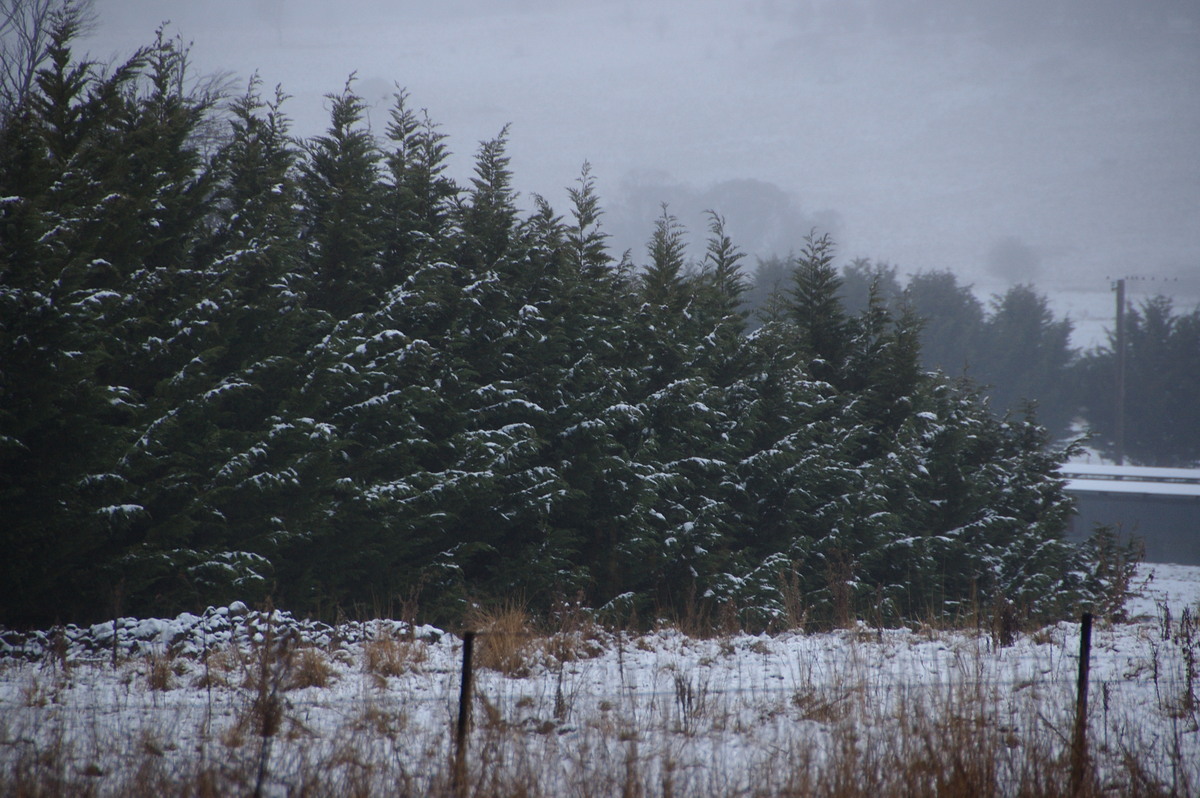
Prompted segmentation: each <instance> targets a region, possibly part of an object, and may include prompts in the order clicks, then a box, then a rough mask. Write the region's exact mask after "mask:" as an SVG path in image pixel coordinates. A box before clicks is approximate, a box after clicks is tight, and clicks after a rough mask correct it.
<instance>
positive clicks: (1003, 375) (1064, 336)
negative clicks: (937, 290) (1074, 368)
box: [972, 285, 1074, 436]
mask: <svg viewBox="0 0 1200 798" xmlns="http://www.w3.org/2000/svg"><path fill="white" fill-rule="evenodd" d="M981 337H982V344H981V345H980V347H979V350H980V352H979V358H978V361H977V363H976V367H975V368H974V369H973V370H972V376H973V377H974V378H975V379H976V380H977V381H978V382H979V383H981V384H983V385H985V386H987V391H988V395H989V396H990V397H991V401H992V404H993V405H994V406H995V408H996V410H997V412H1000V413H1004V412H1010V411H1014V410H1017V409H1018V408H1019V407H1020V406H1021V405H1022V403H1024V402H1028V401H1036V402H1037V404H1038V417H1039V418H1040V419H1041V420H1042V423H1043V424H1045V425H1046V426H1047V427H1048V428H1049V429H1050V430H1052V431H1053V432H1054V433H1055V434H1056V435H1059V436H1062V435H1065V434H1066V433H1067V429H1068V426H1069V425H1070V423H1071V421H1072V419H1073V416H1074V409H1073V408H1072V406H1071V396H1070V394H1069V392H1068V391H1067V385H1066V380H1065V379H1064V377H1065V375H1066V373H1067V366H1068V365H1070V363H1071V361H1072V359H1073V358H1074V352H1073V350H1072V349H1071V345H1070V338H1071V322H1070V321H1069V320H1066V319H1064V320H1058V319H1055V317H1054V314H1053V312H1052V311H1051V310H1050V307H1049V304H1048V302H1047V301H1046V297H1045V296H1043V295H1041V294H1038V293H1037V292H1036V291H1035V290H1034V289H1033V288H1032V287H1031V286H1028V285H1018V286H1014V287H1012V288H1010V289H1009V290H1008V291H1007V292H1005V293H1004V294H1003V295H1002V296H997V297H996V298H995V299H994V300H993V310H992V313H991V315H990V316H989V317H988V319H987V321H986V323H985V324H984V329H983V335H982V336H981Z"/></svg>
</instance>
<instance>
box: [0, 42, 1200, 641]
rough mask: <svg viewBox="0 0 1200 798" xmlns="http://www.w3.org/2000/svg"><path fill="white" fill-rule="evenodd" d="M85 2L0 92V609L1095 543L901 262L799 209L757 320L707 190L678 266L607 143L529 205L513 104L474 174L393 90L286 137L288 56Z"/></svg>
mask: <svg viewBox="0 0 1200 798" xmlns="http://www.w3.org/2000/svg"><path fill="white" fill-rule="evenodd" d="M73 35H74V31H73V30H72V29H71V28H70V26H63V27H62V28H61V29H60V30H58V32H57V33H56V35H55V37H53V39H52V41H51V47H50V51H49V56H48V59H47V61H46V65H45V67H44V68H43V69H42V71H41V72H40V73H39V74H38V81H37V86H36V90H35V91H34V92H33V93H32V94H30V95H29V97H28V98H27V100H26V101H25V102H23V103H22V104H21V105H20V106H19V107H17V108H15V109H13V113H11V114H9V115H8V116H6V117H5V121H4V123H3V127H2V128H0V140H2V141H3V142H4V144H5V146H4V148H3V150H2V151H0V196H2V197H4V198H5V199H4V201H3V204H2V205H0V230H2V231H3V237H0V281H2V282H0V311H2V313H0V466H2V469H0V501H2V502H3V507H4V512H5V524H4V526H3V531H2V533H0V534H2V535H3V537H2V539H0V544H2V545H3V547H4V550H5V552H6V554H7V555H8V556H6V557H5V558H4V560H3V564H2V565H0V585H2V588H0V590H2V591H3V593H2V598H3V601H2V602H0V608H2V614H0V621H2V622H4V623H11V624H40V623H46V622H49V621H53V620H77V621H89V620H98V619H102V618H106V617H109V615H110V614H111V613H113V612H117V611H120V612H133V613H138V614H170V613H173V612H176V611H179V610H182V609H202V608H203V607H204V606H205V605H207V604H215V603H218V602H227V601H229V600H231V599H232V598H235V597H237V598H243V599H247V598H248V599H260V598H263V597H266V596H268V595H270V596H272V597H273V600H274V601H275V603H276V606H286V607H288V608H290V609H293V610H296V611H300V612H307V613H312V614H318V615H332V614H335V613H337V612H339V611H353V610H354V609H355V608H370V609H371V610H375V609H380V610H382V609H385V608H387V607H395V606H396V605H397V602H402V601H403V602H407V601H411V600H416V601H417V603H418V604H419V605H420V606H421V607H422V608H423V611H424V612H425V613H426V614H427V615H428V616H429V617H430V618H431V619H434V620H438V621H443V622H449V621H452V620H454V619H455V618H457V617H460V616H461V613H462V611H463V610H464V609H465V607H466V604H467V602H468V601H470V600H473V599H480V598H488V597H497V596H504V595H509V596H511V595H521V596H522V597H523V598H524V599H525V600H526V601H528V602H529V603H530V604H532V605H534V606H537V607H548V606H551V605H552V604H553V603H554V602H555V601H560V600H561V599H562V598H563V597H572V598H573V597H575V596H581V597H582V598H583V599H584V600H586V601H587V602H589V603H590V604H592V605H593V606H597V607H600V606H604V607H606V608H608V609H609V610H610V611H612V612H614V613H630V612H634V613H637V614H638V615H639V616H640V617H642V618H647V619H649V618H652V617H654V616H655V614H657V613H673V614H676V615H678V616H684V615H686V614H693V617H695V616H700V615H709V616H715V615H717V614H720V613H734V612H736V613H740V614H741V616H742V618H743V620H744V622H746V623H748V624H753V625H758V626H766V625H771V624H778V623H781V622H782V620H781V619H783V618H785V617H786V618H790V619H791V620H792V621H796V620H797V619H798V616H799V615H802V614H805V613H807V617H808V619H809V620H810V621H811V622H813V623H820V624H828V623H838V622H846V621H848V620H850V619H851V618H852V617H854V616H862V617H867V616H870V617H874V618H876V619H879V620H882V621H886V622H889V623H892V622H902V621H904V620H905V619H910V618H913V617H917V616H920V617H929V616H931V615H933V616H936V615H949V614H954V613H956V612H959V611H961V610H962V609H963V608H964V606H965V605H966V603H967V602H969V601H971V600H972V599H973V598H975V599H978V600H979V601H981V602H983V603H985V604H987V603H989V602H999V601H1001V600H1004V601H1007V602H1012V603H1015V604H1018V605H1020V606H1023V607H1025V608H1026V609H1027V610H1028V611H1029V612H1031V613H1036V614H1041V615H1052V614H1054V613H1057V612H1061V611H1062V610H1063V609H1064V607H1066V606H1067V604H1069V603H1070V602H1074V601H1081V600H1084V599H1086V598H1087V596H1088V595H1091V593H1094V592H1095V590H1096V588H1095V586H1094V585H1093V584H1091V583H1087V584H1085V581H1086V580H1082V578H1081V577H1079V576H1078V574H1083V573H1089V572H1090V573H1093V574H1100V576H1097V577H1096V578H1095V579H1093V580H1092V581H1093V582H1095V581H1097V580H1099V582H1101V583H1103V582H1104V581H1105V580H1106V579H1109V577H1108V576H1105V575H1104V574H1105V573H1107V572H1105V571H1104V569H1103V568H1100V567H1099V566H1098V565H1097V567H1095V568H1093V567H1091V566H1092V563H1090V561H1088V560H1087V558H1086V557H1084V555H1076V554H1073V553H1072V550H1070V549H1069V548H1067V547H1066V546H1065V545H1064V544H1063V543H1062V542H1061V540H1060V534H1061V531H1062V528H1063V526H1064V523H1065V514H1066V512H1067V510H1068V507H1069V505H1068V503H1067V501H1066V500H1065V498H1064V495H1063V493H1062V489H1061V488H1062V486H1061V483H1060V482H1059V481H1058V480H1056V479H1055V477H1054V467H1055V465H1056V463H1057V461H1058V458H1059V455H1057V454H1055V453H1053V452H1052V451H1051V450H1050V448H1049V447H1048V445H1047V439H1046V435H1045V432H1044V430H1042V428H1041V427H1039V426H1037V424H1036V423H1034V422H1033V420H1032V419H1031V418H1022V419H1021V420H1020V421H1014V420H1012V419H1011V418H999V417H996V416H993V415H992V414H991V413H989V412H988V411H987V408H986V406H985V405H984V404H983V403H982V402H981V400H980V398H979V396H978V394H977V393H976V392H975V391H974V390H973V389H971V388H970V387H969V386H966V385H960V384H957V383H951V382H948V381H946V380H945V379H943V378H941V377H939V376H935V375H932V374H930V373H928V372H926V371H924V370H922V368H921V367H920V364H921V362H922V361H921V348H920V340H919V339H920V331H921V329H922V319H921V310H920V305H919V302H918V301H917V300H915V299H913V297H912V296H911V295H910V297H909V300H910V301H907V302H906V301H904V300H902V299H901V298H899V297H898V296H897V290H896V285H895V270H894V269H893V268H891V267H886V266H872V265H870V264H868V263H866V262H860V263H856V264H852V266H851V267H850V268H849V269H848V270H847V271H846V272H845V275H846V276H847V281H846V283H845V284H843V281H842V278H841V277H839V273H838V271H837V269H836V267H835V264H834V249H833V243H832V241H831V240H830V239H829V238H828V237H827V236H818V235H817V234H816V233H815V232H814V233H813V234H811V235H810V236H809V237H808V238H807V239H806V244H805V247H804V249H803V251H802V252H801V253H800V254H799V256H798V257H796V258H795V259H793V260H792V261H789V262H788V264H787V268H786V271H787V274H786V276H785V277H784V278H783V279H784V282H783V284H782V285H781V286H780V288H781V291H780V292H778V293H777V295H776V296H777V301H776V302H775V303H774V304H773V306H772V308H771V310H770V312H769V313H767V314H764V318H763V320H762V323H761V326H759V327H758V329H756V330H755V331H753V332H752V333H750V334H747V333H746V330H745V328H746V326H747V318H746V315H745V312H744V308H743V301H744V299H745V297H746V296H747V293H748V288H747V284H746V282H745V280H744V277H743V275H742V272H741V265H742V260H743V256H742V254H741V252H740V251H739V250H738V249H737V247H736V246H735V245H734V243H733V240H732V238H731V236H730V235H729V234H728V233H727V231H726V229H725V224H724V220H723V219H722V217H721V216H720V215H719V214H717V213H716V212H712V213H711V214H710V223H709V233H710V236H709V238H708V243H707V247H706V251H705V253H704V255H703V257H702V258H701V259H700V260H699V261H698V262H689V260H688V255H687V252H686V251H685V248H684V244H683V240H684V237H683V230H682V227H681V226H680V225H679V222H678V221H677V220H676V219H675V218H674V217H673V216H671V215H670V213H669V212H668V211H667V209H666V208H665V207H664V208H663V212H662V215H661V216H660V218H659V219H658V220H657V222H656V225H655V229H654V233H653V235H652V237H651V239H650V241H649V242H648V253H647V263H646V266H645V268H644V269H643V270H642V272H641V273H640V274H637V275H634V274H633V273H632V270H631V268H630V264H629V262H628V259H627V258H622V259H620V260H615V259H614V258H612V257H611V256H610V255H609V253H608V252H607V250H606V248H605V241H606V235H605V233H604V231H603V229H602V226H601V218H602V209H601V204H600V201H599V197H598V194H597V190H596V183H595V180H594V178H593V177H592V175H591V172H590V168H589V167H588V166H587V165H586V164H585V166H584V168H583V171H582V174H581V176H580V178H579V180H578V182H577V184H576V185H575V187H573V188H571V189H570V190H569V196H570V200H571V209H570V213H569V214H568V215H567V217H566V220H565V221H564V218H563V217H560V216H558V215H556V214H555V212H554V210H553V209H552V208H551V207H550V206H549V204H548V203H546V202H545V201H544V200H542V199H541V198H540V197H536V196H535V197H533V198H531V204H532V206H533V207H532V210H531V211H529V212H526V211H523V210H521V209H520V208H519V207H518V205H517V199H518V195H517V194H516V192H515V190H514V188H513V176H512V174H511V172H510V170H509V158H508V155H507V153H506V146H507V128H506V129H505V130H503V131H501V133H500V134H499V135H498V136H497V137H496V138H494V139H492V140H490V141H486V142H484V143H483V144H481V146H480V148H479V150H478V153H477V156H476V159H475V170H474V177H473V178H472V179H471V181H470V184H469V185H467V186H465V187H463V188H460V187H459V186H457V185H456V184H455V183H454V182H453V181H452V180H451V179H449V178H448V177H447V176H446V162H447V158H448V154H449V153H448V149H447V147H446V144H445V141H444V138H445V137H444V136H443V134H441V133H440V132H438V129H437V127H436V125H434V124H433V123H432V122H431V121H430V120H429V118H428V116H426V115H424V114H423V113H422V114H418V113H416V112H414V111H413V110H412V109H411V108H410V106H409V102H408V97H407V95H406V94H405V93H404V92H403V91H400V92H399V93H398V94H397V95H396V100H395V103H394V105H393V108H392V111H391V115H390V122H389V124H388V126H387V129H386V135H385V136H382V137H380V138H379V139H376V137H375V136H374V134H373V133H372V132H371V130H370V129H369V128H368V127H367V125H366V119H365V112H366V106H365V104H364V102H363V100H362V99H361V98H359V97H358V96H357V95H355V93H354V92H353V90H352V88H353V87H352V83H351V82H348V83H347V84H346V86H345V88H344V89H343V91H342V92H341V93H339V94H335V95H330V97H329V100H330V125H329V128H328V130H327V131H326V133H325V134H324V135H321V136H318V137H316V138H314V139H311V140H309V141H306V142H296V141H294V140H293V139H292V138H291V134H290V131H289V123H288V119H287V116H286V114H285V113H284V111H283V105H284V102H285V95H284V94H283V92H282V91H281V90H279V89H276V91H275V92H274V94H273V95H272V96H270V97H268V98H264V97H263V96H262V95H261V88H260V84H259V81H258V80H257V79H253V80H251V82H250V84H249V87H248V89H247V91H246V93H245V94H244V96H242V97H240V98H238V99H236V100H234V101H233V102H232V103H230V104H229V106H228V113H227V116H225V117H222V118H219V117H218V116H217V115H216V113H215V111H214V108H215V107H216V106H215V104H216V101H217V98H216V97H213V96H208V95H202V94H194V93H193V94H189V93H187V92H185V91H184V90H183V89H182V87H183V86H185V85H187V80H186V67H187V53H186V50H185V49H183V48H181V47H180V46H179V43H178V42H176V41H172V40H170V39H167V38H164V37H163V36H162V35H161V34H160V36H159V37H158V39H157V41H156V42H155V43H154V44H153V45H151V46H150V47H148V48H146V49H145V50H144V51H142V52H139V53H138V54H137V55H136V57H135V58H133V59H131V60H130V61H128V62H127V63H125V64H123V65H121V66H119V67H117V68H114V69H111V70H108V71H106V72H105V71H101V70H98V69H96V68H95V67H93V66H92V65H90V64H86V63H78V62H76V61H74V60H73V57H72V55H71V40H72V36H73ZM221 119H223V120H224V121H221V122H220V124H221V125H222V126H223V127H222V129H223V133H222V135H221V136H220V137H219V140H217V141H215V142H213V141H211V140H208V139H205V135H207V133H206V131H209V130H210V129H211V127H212V125H213V124H216V123H217V122H218V121H220V120H221ZM205 141H208V142H209V144H211V145H212V146H211V147H209V146H208V145H203V146H202V142H205ZM765 268H766V267H765V266H764V267H763V268H760V273H762V272H763V271H764V269H765ZM789 281H790V282H789ZM860 284H862V285H860ZM864 285H865V293H864V294H863V296H862V305H861V307H857V306H856V307H854V308H851V309H849V310H848V309H847V306H846V305H845V303H844V301H843V300H842V299H841V298H840V292H841V291H842V290H843V288H846V287H854V288H855V290H858V289H859V288H864ZM1026 298H1027V297H1025V295H1024V294H1019V295H1013V297H1011V298H1010V299H1011V301H1009V299H1006V300H1005V301H1004V302H1002V303H1000V304H998V306H997V311H996V314H995V316H994V317H993V319H991V320H989V324H993V325H994V326H995V327H996V329H999V328H1000V327H1001V326H1003V325H1005V324H1009V321H1008V319H1009V317H1013V318H1018V319H1021V318H1025V317H1026V316H1028V315H1029V313H1028V312H1024V315H1022V313H1021V312H1018V311H1022V309H1024V310H1025V311H1029V310H1030V308H1032V311H1037V310H1038V307H1041V309H1042V311H1044V305H1042V306H1038V303H1037V302H1036V301H1033V302H1032V305H1030V303H1029V302H1024V299H1026ZM1034 299H1035V300H1036V298H1034ZM1019 300H1020V301H1019ZM1022 302H1024V304H1022ZM1026 305H1029V307H1028V308H1027V307H1026ZM1010 306H1011V307H1010ZM1034 315H1035V316H1036V318H1037V319H1038V320H1039V324H1041V325H1042V326H1041V327H1040V328H1039V329H1040V330H1041V333H1039V334H1040V336H1041V337H1040V338H1038V339H1037V342H1035V343H1038V345H1042V343H1039V342H1045V341H1048V342H1049V343H1051V344H1052V343H1053V342H1054V341H1055V340H1057V339H1056V338H1055V337H1054V336H1055V335H1058V333H1059V332H1060V329H1059V328H1058V327H1055V326H1054V325H1053V323H1050V322H1048V321H1047V319H1046V317H1045V314H1044V312H1043V313H1042V314H1041V315H1037V314H1036V313H1035V314H1034ZM1188 323H1189V324H1190V322H1188ZM1016 326H1018V327H1019V326H1020V325H1016ZM1193 326H1194V325H1193ZM1185 328H1186V329H1191V328H1189V327H1187V326H1186V325H1184V324H1181V325H1180V329H1181V330H1183V329H1185ZM1005 329H1006V330H1007V329H1008V328H1005ZM1014 329H1015V328H1014ZM1004 334H1005V335H1007V336H1008V337H1009V338H1013V337H1014V336H1015V335H1016V333H1015V332H1011V333H1010V332H1005V333H1004ZM1014 340H1015V339H1014ZM1050 348H1051V349H1052V347H1050ZM1022 351H1024V350H1022ZM1039 351H1040V350H1039ZM1051 354H1053V352H1051ZM1056 362H1057V361H1055V360H1053V358H1052V357H1050V358H1049V359H1048V360H1047V363H1048V364H1050V365H1053V364H1054V363H1056ZM1089 556H1090V555H1089ZM1098 556H1099V555H1095V556H1094V557H1093V559H1095V558H1096V557H1098ZM1072 580H1073V581H1072ZM1089 591H1091V593H1089ZM798 607H800V608H802V609H803V610H804V612H800V613H798V610H797V608H798Z"/></svg>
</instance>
